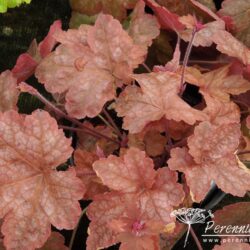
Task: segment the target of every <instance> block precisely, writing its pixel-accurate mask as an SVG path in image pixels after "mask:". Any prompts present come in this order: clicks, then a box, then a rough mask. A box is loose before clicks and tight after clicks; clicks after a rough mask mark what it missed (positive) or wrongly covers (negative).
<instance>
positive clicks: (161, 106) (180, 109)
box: [116, 72, 206, 133]
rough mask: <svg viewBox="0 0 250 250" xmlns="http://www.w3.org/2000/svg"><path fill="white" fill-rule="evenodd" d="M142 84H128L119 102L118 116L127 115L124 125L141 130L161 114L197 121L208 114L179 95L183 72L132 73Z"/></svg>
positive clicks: (171, 117)
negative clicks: (193, 106)
mask: <svg viewBox="0 0 250 250" xmlns="http://www.w3.org/2000/svg"><path fill="white" fill-rule="evenodd" d="M133 78H134V79H135V80H136V81H137V82H138V83H139V84H140V87H141V88H139V87H136V86H129V87H127V88H126V89H125V91H123V93H122V94H121V95H120V96H119V98H118V99H117V102H116V111H117V113H118V116H125V118H124V123H123V128H124V129H128V130H129V131H130V133H138V132H140V131H141V130H142V129H143V128H144V127H145V126H146V125H147V124H148V123H149V122H152V121H157V120H160V119H161V118H162V117H165V118H166V119H173V120H175V121H185V122H186V123H188V124H190V125H191V124H194V123H195V122H196V121H197V120H204V119H205V118H206V115H205V114H203V113H202V112H201V111H199V110H195V109H193V108H191V107H190V106H189V105H188V104H187V103H186V102H184V101H183V100H182V99H181V98H180V97H179V96H178V93H179V91H180V84H181V80H180V79H181V76H180V75H179V74H175V73H172V72H158V73H150V74H140V75H133Z"/></svg>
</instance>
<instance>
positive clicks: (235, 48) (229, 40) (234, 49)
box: [212, 31, 250, 65]
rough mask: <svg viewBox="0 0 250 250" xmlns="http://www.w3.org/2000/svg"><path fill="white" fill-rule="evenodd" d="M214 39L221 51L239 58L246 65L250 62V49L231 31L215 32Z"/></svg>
mask: <svg viewBox="0 0 250 250" xmlns="http://www.w3.org/2000/svg"><path fill="white" fill-rule="evenodd" d="M212 40H213V42H214V43H215V44H216V45H217V47H216V48H217V50H219V51H220V52H222V53H224V54H226V55H228V56H232V57H236V58H238V59H239V60H241V61H242V62H243V63H244V64H245V65H247V64H250V50H249V49H248V48H247V47H246V46H245V45H244V44H243V43H241V42H240V41H239V40H237V39H236V38H235V37H234V36H232V35H231V34H230V33H229V32H227V31H220V32H219V33H217V34H216V33H215V34H213V37H212ZM225 41H226V42H225Z"/></svg>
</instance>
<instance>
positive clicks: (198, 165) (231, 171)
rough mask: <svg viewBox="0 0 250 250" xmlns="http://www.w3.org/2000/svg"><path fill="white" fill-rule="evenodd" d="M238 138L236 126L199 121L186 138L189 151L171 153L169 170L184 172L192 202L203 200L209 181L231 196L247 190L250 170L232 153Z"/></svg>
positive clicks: (237, 126) (184, 149)
mask: <svg viewBox="0 0 250 250" xmlns="http://www.w3.org/2000/svg"><path fill="white" fill-rule="evenodd" d="M240 135H241V133H240V127H239V124H237V123H230V124H226V125H224V126H223V125H221V126H218V125H213V124H211V123H210V122H201V123H200V124H199V125H198V126H196V127H195V130H194V135H192V136H190V137H189V138H188V147H189V151H188V150H187V149H186V148H183V149H180V148H177V149H173V150H171V159H170V160H169V161H168V165H169V167H170V168H171V169H172V170H179V171H182V172H184V173H185V176H186V180H187V183H188V185H189V187H190V191H191V195H192V198H193V200H194V201H197V202H199V201H201V200H202V199H203V198H204V197H205V195H206V193H207V192H208V190H209V188H210V184H211V181H212V180H213V181H215V183H216V184H217V186H218V187H219V188H221V189H222V190H223V191H225V192H226V193H231V194H232V195H235V196H241V197H242V196H244V195H245V193H246V191H247V190H249V189H250V184H249V183H250V182H249V180H250V171H249V170H248V169H247V168H246V167H245V166H244V165H243V164H242V163H240V162H239V161H238V159H237V156H236V155H235V154H234V152H235V151H236V149H237V147H238V144H239V138H240Z"/></svg>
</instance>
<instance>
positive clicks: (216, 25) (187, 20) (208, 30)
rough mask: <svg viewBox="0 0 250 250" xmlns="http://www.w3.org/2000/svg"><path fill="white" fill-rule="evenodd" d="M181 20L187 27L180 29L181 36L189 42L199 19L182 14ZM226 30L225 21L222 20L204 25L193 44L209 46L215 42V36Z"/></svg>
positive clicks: (196, 34)
mask: <svg viewBox="0 0 250 250" xmlns="http://www.w3.org/2000/svg"><path fill="white" fill-rule="evenodd" d="M179 21H180V22H181V23H182V24H183V25H185V26H186V28H187V29H185V30H183V31H180V32H179V35H180V37H181V38H182V39H183V40H184V41H186V42H188V41H190V40H191V37H192V32H193V29H194V28H195V25H196V24H197V21H196V20H195V19H194V17H193V16H191V15H188V16H182V17H180V18H179ZM224 30H225V23H224V22H223V21H222V20H216V21H213V22H209V23H206V24H204V25H202V28H201V29H200V30H198V31H197V32H196V33H195V37H194V40H193V43H192V45H194V46H203V47H209V46H211V45H212V43H213V41H214V40H213V36H214V35H215V36H218V35H219V34H220V32H223V31H224Z"/></svg>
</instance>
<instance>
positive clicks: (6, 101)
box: [0, 70, 19, 112]
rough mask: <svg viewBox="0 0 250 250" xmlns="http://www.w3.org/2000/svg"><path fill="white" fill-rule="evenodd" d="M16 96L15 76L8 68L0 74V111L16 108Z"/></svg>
mask: <svg viewBox="0 0 250 250" xmlns="http://www.w3.org/2000/svg"><path fill="white" fill-rule="evenodd" d="M18 96H19V91H18V90H17V80H16V78H15V77H14V76H13V74H12V73H11V71H9V70H6V71H4V72H2V73H1V74H0V100H1V101H0V112H5V111H8V110H11V109H17V107H16V104H17V100H18Z"/></svg>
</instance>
